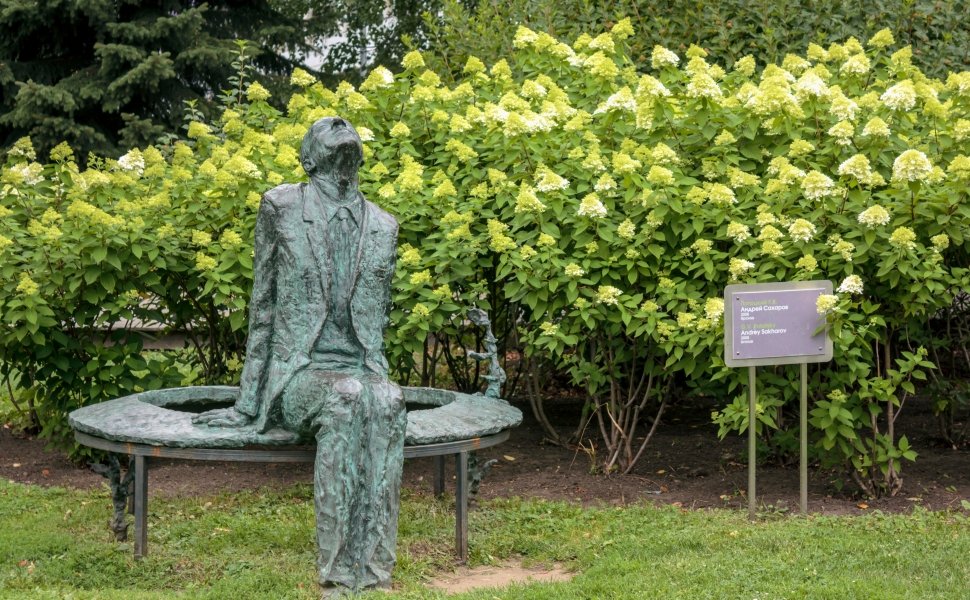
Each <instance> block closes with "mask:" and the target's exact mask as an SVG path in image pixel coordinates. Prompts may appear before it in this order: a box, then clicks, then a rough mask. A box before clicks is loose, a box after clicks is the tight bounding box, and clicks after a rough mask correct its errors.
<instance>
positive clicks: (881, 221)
mask: <svg viewBox="0 0 970 600" xmlns="http://www.w3.org/2000/svg"><path fill="white" fill-rule="evenodd" d="M890 218H891V217H890V215H889V211H888V210H886V209H885V208H883V207H882V206H879V205H878V204H873V205H872V206H870V207H869V208H867V209H865V210H864V211H862V212H861V213H859V223H861V224H863V225H865V226H866V227H868V228H870V229H872V228H873V227H878V226H880V225H885V224H886V223H888V222H889V219H890Z"/></svg>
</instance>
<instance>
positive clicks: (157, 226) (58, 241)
mask: <svg viewBox="0 0 970 600" xmlns="http://www.w3.org/2000/svg"><path fill="white" fill-rule="evenodd" d="M632 33H633V32H632V28H631V26H630V22H629V21H627V20H623V21H620V22H619V23H617V24H616V25H615V26H614V28H613V29H612V30H611V31H610V32H607V33H602V34H599V35H598V36H596V37H593V36H590V35H582V36H580V37H579V38H578V39H577V40H575V42H574V43H572V44H566V43H564V42H562V41H560V40H557V39H554V38H552V37H550V36H549V35H547V34H543V33H537V32H533V31H530V30H528V29H525V28H521V29H520V30H519V31H518V33H517V34H516V36H515V42H514V46H515V51H514V52H513V54H512V55H511V56H509V57H507V58H506V59H503V60H499V61H498V62H496V63H495V64H493V65H485V64H483V63H482V61H480V60H478V59H475V58H470V59H469V60H468V62H467V64H466V65H465V67H464V78H463V79H461V80H459V81H456V82H454V83H453V84H452V85H445V84H444V83H443V82H442V79H441V77H440V76H439V75H438V74H436V73H435V72H433V71H430V70H428V69H427V68H426V67H425V60H424V57H422V55H421V54H420V53H418V52H412V53H411V54H409V55H407V56H406V57H405V59H404V61H403V65H402V66H403V71H402V72H401V73H400V74H397V75H394V74H392V73H391V72H390V71H388V70H386V69H382V68H381V69H376V70H375V71H374V72H373V73H371V75H370V76H369V77H368V78H367V79H366V80H365V81H364V82H363V83H362V84H361V85H360V87H359V89H355V88H354V87H353V86H351V85H349V84H346V83H345V84H341V85H340V86H338V87H337V88H336V89H327V88H325V87H323V86H322V85H321V84H319V83H316V82H313V80H312V78H311V77H308V76H306V74H305V73H302V72H299V71H298V72H296V73H294V75H293V80H292V81H293V84H294V85H295V86H298V87H299V88H300V89H299V91H298V92H297V93H295V94H294V95H293V96H292V98H291V99H290V101H289V105H288V107H287V109H286V111H285V113H283V114H280V113H278V112H277V111H275V110H274V109H272V108H271V107H270V106H269V105H268V104H267V103H266V97H267V96H266V94H267V93H268V92H266V90H264V89H259V88H256V89H251V90H250V91H249V93H248V94H247V101H246V102H244V103H242V104H239V105H236V106H231V107H228V108H227V109H226V110H225V112H224V113H223V115H222V118H221V119H220V120H219V122H217V123H210V124H204V123H198V122H193V123H191V124H189V126H188V136H189V139H188V141H186V142H179V143H176V144H175V145H174V146H171V147H166V148H160V149H156V148H146V149H142V150H140V151H136V150H133V151H132V152H131V153H129V154H128V155H126V156H125V157H122V158H121V159H119V160H117V161H114V160H104V161H96V162H94V163H92V165H91V167H90V168H89V169H87V170H85V171H79V170H78V169H77V167H76V166H75V165H74V163H73V162H72V160H71V155H70V150H69V149H67V148H63V147H61V148H59V149H55V153H54V155H52V156H51V161H50V162H49V163H47V164H41V163H38V162H37V157H35V156H33V155H32V151H31V150H30V145H29V142H27V141H24V142H22V143H20V144H18V147H17V148H19V150H17V149H15V150H16V151H15V152H12V153H11V154H10V158H9V159H8V164H7V166H6V167H5V169H4V171H3V186H4V187H3V197H2V201H0V210H3V211H4V212H3V215H0V216H3V217H4V219H3V221H2V224H0V256H2V257H3V261H2V263H0V264H2V265H3V267H2V270H0V312H2V314H3V319H4V323H5V325H6V327H7V329H5V330H3V332H2V334H0V335H2V336H3V339H2V347H3V348H5V350H4V352H5V353H6V355H5V356H4V360H9V361H11V362H10V364H19V365H22V366H21V367H18V368H22V369H28V370H30V369H33V370H32V371H31V373H33V374H34V377H35V381H38V382H43V381H52V379H50V377H53V375H52V369H54V367H50V366H49V365H51V364H56V362H57V361H61V357H62V355H63V353H68V354H70V355H71V356H72V357H75V358H72V361H75V362H70V365H72V367H71V368H72V369H74V368H75V367H76V366H77V364H78V362H76V360H75V359H76V358H77V357H82V356H83V357H86V356H88V355H87V354H84V353H83V352H82V351H81V350H80V349H79V347H77V345H78V344H81V345H85V344H86V345H88V346H91V345H96V340H93V339H90V337H88V338H85V341H84V342H83V343H82V342H80V341H77V342H75V341H70V343H68V342H66V341H64V339H63V338H64V337H65V336H68V337H70V336H71V335H72V334H71V333H70V332H71V331H72V328H78V327H86V328H91V327H95V326H96V325H98V324H104V323H105V322H107V321H110V319H108V318H107V316H108V315H110V316H111V318H114V317H115V316H117V315H120V314H124V315H128V314H132V315H136V316H138V315H141V314H142V313H145V312H146V311H147V313H149V314H148V315H146V316H150V317H152V318H154V319H158V320H162V321H163V322H166V323H171V324H173V325H185V324H188V323H193V324H194V325H193V328H194V329H196V330H197V331H204V332H206V335H207V336H211V340H215V341H218V340H224V342H223V343H222V345H221V346H219V347H221V348H224V349H225V350H224V352H227V353H228V352H232V351H233V350H236V351H238V349H239V348H240V345H239V344H240V341H239V340H240V338H241V336H242V335H243V334H244V330H245V318H246V317H245V306H246V300H247V294H248V292H249V287H250V277H251V268H252V256H251V252H252V247H251V243H252V242H251V239H252V233H251V232H252V227H253V217H254V214H255V211H256V209H257V207H258V203H259V195H260V193H261V192H262V191H264V190H266V189H268V188H269V187H272V186H273V185H276V184H279V183H282V182H294V181H299V180H301V178H302V173H301V169H300V166H299V162H298V156H297V149H298V146H299V143H300V140H301V138H302V135H303V132H304V131H305V129H306V127H307V126H308V125H309V124H310V123H312V122H313V121H314V120H316V119H318V118H321V117H324V116H327V115H334V114H339V115H342V116H344V117H346V118H348V119H349V120H350V121H351V122H353V123H354V124H355V125H356V126H357V127H358V130H359V131H360V132H361V136H362V138H363V139H364V140H365V154H366V161H365V166H364V168H363V169H362V172H361V180H362V181H361V187H362V189H363V191H364V193H365V195H367V196H368V197H369V198H371V199H373V200H375V201H377V202H379V203H381V204H382V205H383V206H385V207H386V208H387V209H388V210H390V211H391V212H392V213H394V214H396V215H397V217H398V219H399V220H400V222H401V240H400V243H401V246H400V253H399V260H398V276H397V279H396V282H395V308H394V312H393V314H392V325H391V327H390V330H389V334H388V335H389V338H388V344H389V353H390V355H391V357H392V358H393V359H395V360H396V361H397V362H398V364H403V363H407V362H408V361H411V360H413V357H414V356H415V352H421V351H423V350H424V340H425V339H426V338H427V336H428V333H429V332H444V333H445V334H447V333H448V332H449V331H452V330H454V328H455V327H459V326H460V320H459V319H455V318H454V315H456V314H459V313H460V312H461V311H462V310H464V308H465V307H468V306H471V305H474V304H479V305H482V306H484V307H486V308H488V309H489V310H490V311H491V312H492V315H493V318H494V317H495V316H496V315H504V317H503V319H504V320H503V322H504V323H505V324H506V325H507V327H509V328H511V327H513V326H514V327H515V329H516V332H517V334H518V335H520V336H521V339H522V343H523V344H525V349H526V351H527V354H528V355H529V356H531V357H542V359H543V360H544V361H545V363H546V364H552V365H554V366H555V367H556V368H558V369H561V370H564V371H565V372H568V373H569V375H570V376H571V377H572V378H573V380H574V381H575V382H576V383H579V384H581V385H583V386H584V387H585V389H586V391H587V392H588V394H589V398H590V404H589V409H590V410H589V411H588V412H587V413H585V414H587V415H591V417H592V418H593V419H594V420H595V424H596V425H597V426H598V429H599V431H600V432H601V434H602V443H603V445H604V447H605V452H602V453H600V454H599V456H601V457H603V463H602V466H603V467H604V468H605V469H606V470H614V469H618V470H622V471H628V470H629V469H630V468H632V466H633V465H634V464H635V463H636V460H637V459H638V458H639V456H640V454H641V453H642V449H643V446H644V444H645V443H646V442H645V441H637V440H641V439H643V437H644V436H643V435H640V434H641V432H639V431H638V430H637V427H638V425H639V424H640V423H641V422H643V421H644V417H645V415H646V412H647V411H648V410H649V411H651V413H653V415H654V416H655V417H658V418H657V419H656V420H655V423H656V422H659V417H660V416H661V415H662V413H663V410H664V407H665V406H666V404H667V402H668V398H669V397H670V396H671V395H672V390H673V389H674V388H675V387H678V388H684V387H688V388H697V389H698V391H699V392H703V393H716V394H719V395H720V396H724V395H725V391H727V392H729V393H730V392H731V391H733V390H736V389H737V388H738V386H739V385H740V377H739V376H738V374H737V373H735V372H733V371H731V370H728V369H725V368H724V366H723V361H722V359H721V353H722V343H723V342H722V329H723V326H722V319H723V310H724V307H723V302H722V301H721V296H722V293H723V289H724V286H725V285H727V284H729V283H732V282H752V283H753V282H766V281H781V280H810V279H822V278H828V279H831V280H833V282H835V283H836V286H837V291H836V293H835V294H834V295H832V296H826V297H824V299H822V300H820V303H819V312H820V313H823V314H825V315H827V318H828V319H829V320H830V322H831V326H832V331H833V335H834V337H835V345H836V357H835V359H834V361H833V362H832V363H830V364H824V365H819V366H818V367H817V368H816V367H813V369H812V378H813V381H812V384H811V385H810V389H811V390H813V393H815V394H816V406H821V403H822V402H825V403H828V404H826V406H829V405H831V406H833V407H835V406H838V410H835V408H832V409H831V410H829V411H828V412H826V411H822V412H819V411H815V412H813V416H812V424H813V426H814V428H815V429H816V431H814V433H813V435H814V436H815V440H816V450H817V451H818V453H819V455H820V457H821V458H822V459H823V461H824V462H825V464H829V465H836V464H845V465H847V466H849V467H850V469H851V470H852V472H853V473H855V475H856V477H857V479H858V480H859V481H860V482H861V483H862V484H863V485H864V486H867V489H868V490H869V491H871V492H873V493H878V492H879V491H880V490H882V489H888V488H893V487H894V486H897V482H898V481H899V479H898V472H899V469H900V464H899V459H900V458H903V457H906V458H912V456H913V455H912V452H911V450H910V449H909V448H908V445H907V444H906V443H905V438H899V437H898V436H896V435H895V433H894V431H893V428H892V423H893V420H894V418H893V415H894V413H895V411H896V410H898V408H899V406H900V404H901V403H902V401H903V400H904V396H905V394H906V393H912V392H913V386H912V383H911V382H910V379H911V378H912V377H922V376H923V370H924V369H926V368H929V366H930V363H928V362H927V361H926V360H925V357H924V355H923V354H922V352H920V351H918V350H917V349H916V348H915V347H909V345H910V344H912V343H914V342H913V340H918V339H920V338H921V336H922V335H923V334H924V332H925V323H926V322H927V320H928V319H929V318H930V317H931V316H932V315H933V314H934V313H935V312H936V311H938V310H939V309H940V308H941V307H945V306H947V305H948V304H949V303H950V301H951V299H952V297H953V294H954V293H955V292H956V291H958V290H961V289H965V288H966V286H967V284H968V276H967V270H966V268H965V265H966V264H967V262H968V261H967V235H968V223H970V204H968V202H967V194H968V191H967V190H968V185H967V183H968V180H970V158H968V156H967V155H968V154H970V147H968V146H970V145H968V141H967V140H968V138H970V73H966V72H964V73H953V74H951V75H949V76H948V77H947V78H946V79H945V80H935V79H930V78H927V77H925V76H924V75H923V74H922V73H921V72H920V71H919V70H918V69H916V68H915V67H914V66H913V65H912V63H911V51H910V49H909V48H900V49H896V50H895V51H894V50H893V49H892V46H893V41H892V36H891V34H890V33H889V32H888V31H883V32H880V33H879V34H877V35H876V36H875V37H874V38H873V40H871V41H870V42H869V43H868V44H867V45H864V44H863V43H861V42H860V41H858V40H856V39H849V40H847V41H846V42H845V43H844V44H832V45H830V46H828V47H827V48H823V47H821V46H817V45H812V46H811V47H809V48H808V52H807V55H806V56H804V57H802V56H794V55H789V56H787V57H786V58H785V60H784V61H783V62H782V63H781V64H768V65H764V64H759V63H758V60H757V57H744V58H743V59H741V60H738V61H736V62H735V64H734V67H733V68H732V69H731V70H730V71H727V70H725V69H724V68H722V67H721V66H719V65H718V64H717V62H716V61H715V60H714V59H713V58H712V57H709V56H707V53H706V52H705V51H704V50H703V49H701V48H698V47H691V48H689V49H688V50H687V51H686V52H685V53H684V55H683V56H680V55H678V54H676V53H674V52H672V51H671V50H669V49H666V48H663V47H660V46H658V47H656V48H654V50H653V52H652V54H651V56H650V58H649V61H648V64H644V65H636V64H634V63H633V62H631V60H630V59H629V57H628V56H627V55H626V54H625V49H626V43H627V42H626V40H627V38H628V37H629V36H630V35H632ZM877 41H878V43H877ZM79 303H80V304H79ZM77 339H80V338H77ZM72 340H73V338H72ZM205 341H209V340H202V339H200V340H199V342H200V344H202V343H203V342H205ZM72 344H73V345H72ZM20 354H23V356H29V359H27V358H24V359H22V360H20V362H19V363H18V362H17V359H16V358H15V357H17V356H18V355H20ZM77 360H79V359H77ZM897 361H900V362H897ZM62 364H65V363H63V362H62ZM87 364H90V365H91V366H90V367H88V368H89V369H90V371H89V372H86V373H85V376H87V377H89V379H90V381H91V383H90V385H91V386H94V387H97V386H98V385H101V384H100V383H99V381H98V378H99V377H101V375H100V373H102V372H103V371H104V370H105V366H104V365H103V364H101V363H98V362H97V360H93V359H92V362H89V363H87ZM134 366H137V367H139V368H141V367H143V366H144V365H142V364H140V363H139V364H137V365H134ZM134 366H132V367H131V368H129V369H128V370H127V371H125V372H126V373H127V372H135V370H133V369H134ZM904 366H905V368H904ZM45 369H46V370H45ZM118 370H119V373H120V372H121V371H124V370H125V369H124V368H123V367H119V368H118ZM58 373H59V374H58V376H59V377H62V378H68V377H69V375H68V374H67V373H66V372H65V370H61V371H58ZM776 375H777V376H776V377H773V378H771V381H770V382H768V384H767V388H766V390H765V394H766V397H769V396H776V397H779V398H782V400H781V401H779V402H777V403H776V404H775V405H771V406H772V408H771V409H770V410H769V409H768V408H766V409H765V410H764V412H763V413H762V414H761V415H760V417H759V418H761V419H763V423H764V424H766V425H767V428H766V429H765V435H766V436H769V435H770V431H771V430H772V429H774V428H784V425H783V423H784V419H783V418H782V416H783V409H784V407H785V405H786V402H787V395H790V389H791V388H790V386H789V385H787V384H786V383H785V380H786V378H787V377H789V376H791V375H790V374H788V373H787V372H786V371H785V370H783V369H782V370H779V371H778V372H777V374H776ZM64 380H65V381H69V379H64ZM85 381H88V380H85ZM45 385H46V384H45ZM86 385H87V384H86ZM137 385H141V383H139V382H138V381H135V380H131V381H128V382H126V383H125V384H124V385H123V386H121V387H124V386H129V387H131V386H137ZM92 389H93V388H92ZM116 392H117V389H116V387H111V388H104V389H99V390H98V391H97V393H93V392H92V393H91V394H89V395H88V396H85V397H86V398H87V397H91V398H101V397H105V396H109V395H112V394H115V393H116ZM680 393H682V392H680ZM836 399H837V400H836ZM737 402H738V401H735V403H734V404H731V405H728V406H727V407H726V408H725V409H724V410H723V411H720V412H718V413H716V414H715V420H717V421H718V422H719V423H721V424H722V430H723V432H725V433H726V432H727V431H729V430H731V429H738V428H743V427H746V426H747V422H746V412H745V415H744V416H738V415H737V414H736V413H735V412H732V410H733V409H732V407H736V405H737ZM765 406H766V407H768V406H769V405H768V404H766V405H765ZM842 411H844V412H842ZM742 412H744V411H742ZM735 417H737V418H735ZM645 437H646V439H647V440H648V439H649V434H648V435H646V436H645Z"/></svg>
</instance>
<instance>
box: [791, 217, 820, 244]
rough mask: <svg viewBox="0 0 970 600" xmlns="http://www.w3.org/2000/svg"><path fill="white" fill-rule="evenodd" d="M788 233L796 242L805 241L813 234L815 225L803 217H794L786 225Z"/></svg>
mask: <svg viewBox="0 0 970 600" xmlns="http://www.w3.org/2000/svg"><path fill="white" fill-rule="evenodd" d="M788 235H790V236H791V238H792V239H793V240H795V241H798V242H807V241H809V240H811V239H812V238H813V237H814V236H815V225H813V224H812V223H810V222H809V221H807V220H805V219H795V220H794V221H792V222H791V225H789V226H788Z"/></svg>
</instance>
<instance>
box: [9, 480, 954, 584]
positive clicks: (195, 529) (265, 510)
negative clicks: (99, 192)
mask: <svg viewBox="0 0 970 600" xmlns="http://www.w3.org/2000/svg"><path fill="white" fill-rule="evenodd" d="M401 512H402V514H401V526H400V540H399V545H398V554H399V563H398V567H397V569H396V570H395V572H394V582H395V589H394V591H393V593H391V594H386V593H382V592H374V593H370V594H364V595H363V596H364V597H367V598H439V597H443V594H442V593H440V592H435V591H432V590H430V589H428V588H427V587H426V586H427V583H428V582H429V581H431V580H432V579H434V578H435V577H436V576H439V575H442V574H448V573H450V572H452V571H453V570H454V569H455V562H454V559H453V558H452V554H451V552H452V543H453V534H454V533H453V532H454V529H453V528H454V521H453V516H452V509H451V507H450V506H449V503H448V502H447V501H437V500H435V499H433V498H429V497H425V496H417V495H414V494H405V498H404V500H403V504H402V511H401ZM109 516H110V503H109V501H108V497H107V493H106V490H105V491H101V492H78V491H73V490H64V489H56V488H55V489H45V488H40V487H35V486H24V485H20V484H13V483H8V482H0V597H3V598H18V599H19V598H109V599H110V598H116V599H125V600H130V599H137V598H219V599H226V598H229V599H234V600H243V599H248V598H316V597H318V595H319V593H318V589H317V587H316V582H315V572H314V561H315V545H314V541H313V538H312V535H313V512H312V490H311V488H310V487H308V486H297V487H293V488H290V489H287V490H284V491H265V492H249V493H243V494H235V495H219V496H209V497H204V498H186V499H161V498H155V499H153V500H152V502H151V515H150V527H149V548H150V554H149V556H148V557H147V558H145V559H143V560H140V561H137V562H136V561H134V560H133V558H132V554H131V546H130V545H128V544H118V543H116V542H114V541H112V539H111V535H110V534H109V532H108V530H107V528H106V524H107V521H108V518H109ZM471 548H472V550H471V559H470V564H471V565H472V566H475V565H482V564H490V563H497V562H500V561H503V560H506V559H512V560H519V561H522V562H524V563H525V564H526V565H530V564H534V565H549V564H552V563H559V564H562V565H564V566H565V567H566V568H567V569H569V570H570V571H574V572H575V577H574V578H573V579H572V580H571V581H568V582H561V583H546V584H541V583H534V584H530V585H517V586H511V587H506V588H492V589H480V590H477V591H475V592H471V593H468V594H464V595H458V596H455V597H458V598H477V599H483V600H485V599H487V600H491V599H493V598H501V599H504V598H542V599H545V598H577V599H580V598H582V599H593V598H745V599H753V598H758V599H777V598H813V599H814V598H837V599H839V600H845V599H849V598H866V599H869V598H877V599H884V598H914V599H915V598H918V599H924V598H954V599H966V598H968V597H970V518H968V517H967V516H966V514H963V513H959V512H952V513H930V512H925V511H918V512H915V513H913V514H910V515H895V516H887V515H881V514H878V513H877V514H870V515H866V516H862V517H810V518H799V517H773V518H769V519H767V520H765V521H762V522H759V523H756V524H751V523H748V522H747V520H746V519H745V515H744V514H743V513H740V512H734V511H727V510H715V511H682V510H680V509H676V508H672V507H662V508H655V507H652V506H648V505H637V506H629V507H624V508H597V509H589V508H583V507H581V506H578V505H574V504H568V503H560V502H556V503H552V502H543V501H538V500H504V501H492V502H488V503H484V504H483V505H482V506H480V507H479V508H477V509H476V510H474V511H473V512H472V513H471Z"/></svg>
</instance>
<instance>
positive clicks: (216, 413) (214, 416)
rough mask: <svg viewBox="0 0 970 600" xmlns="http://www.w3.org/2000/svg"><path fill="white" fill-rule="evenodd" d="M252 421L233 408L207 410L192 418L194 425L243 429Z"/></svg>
mask: <svg viewBox="0 0 970 600" xmlns="http://www.w3.org/2000/svg"><path fill="white" fill-rule="evenodd" d="M252 420H253V418H252V417H250V416H249V415H244V414H242V413H241V412H237V411H236V409H235V408H233V407H229V408H217V409H215V410H207V411H205V412H204V413H200V414H198V415H195V416H194V417H192V422H193V423H195V424H196V425H208V426H209V427H245V426H246V425H249V423H250V422H251V421H252Z"/></svg>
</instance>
